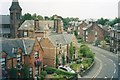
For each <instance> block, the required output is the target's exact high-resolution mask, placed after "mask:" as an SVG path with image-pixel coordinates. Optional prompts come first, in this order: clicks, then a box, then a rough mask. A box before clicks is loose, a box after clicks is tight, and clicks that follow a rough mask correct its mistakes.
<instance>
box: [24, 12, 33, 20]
mask: <svg viewBox="0 0 120 80" xmlns="http://www.w3.org/2000/svg"><path fill="white" fill-rule="evenodd" d="M32 19H33V18H32V16H31V14H30V13H26V14H24V15H23V16H22V22H24V21H25V20H32Z"/></svg>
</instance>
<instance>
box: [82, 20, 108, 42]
mask: <svg viewBox="0 0 120 80" xmlns="http://www.w3.org/2000/svg"><path fill="white" fill-rule="evenodd" d="M83 30H84V31H83V36H84V38H83V40H84V41H85V42H88V43H94V42H95V41H96V40H97V41H102V40H104V38H105V36H106V35H107V33H108V32H107V31H105V30H104V29H103V28H102V26H101V25H99V24H97V23H96V22H91V23H90V24H89V25H87V26H86V27H84V28H83Z"/></svg>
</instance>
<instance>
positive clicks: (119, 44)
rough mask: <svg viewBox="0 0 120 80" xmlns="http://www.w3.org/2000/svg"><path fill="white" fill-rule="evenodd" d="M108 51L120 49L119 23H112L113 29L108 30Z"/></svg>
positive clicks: (116, 51)
mask: <svg viewBox="0 0 120 80" xmlns="http://www.w3.org/2000/svg"><path fill="white" fill-rule="evenodd" d="M110 37H111V40H110V51H111V52H114V53H119V51H120V23H117V24H115V25H114V29H112V30H111V31H110Z"/></svg>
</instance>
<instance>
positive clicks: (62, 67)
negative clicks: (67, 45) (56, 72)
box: [58, 65, 75, 73]
mask: <svg viewBox="0 0 120 80" xmlns="http://www.w3.org/2000/svg"><path fill="white" fill-rule="evenodd" d="M58 69H61V70H64V71H67V72H71V73H75V71H74V70H72V69H71V68H70V67H68V66H62V65H61V66H59V67H58Z"/></svg>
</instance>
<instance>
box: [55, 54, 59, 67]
mask: <svg viewBox="0 0 120 80" xmlns="http://www.w3.org/2000/svg"><path fill="white" fill-rule="evenodd" d="M55 61H56V67H57V66H58V63H59V60H58V56H57V54H56V60H55Z"/></svg>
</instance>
